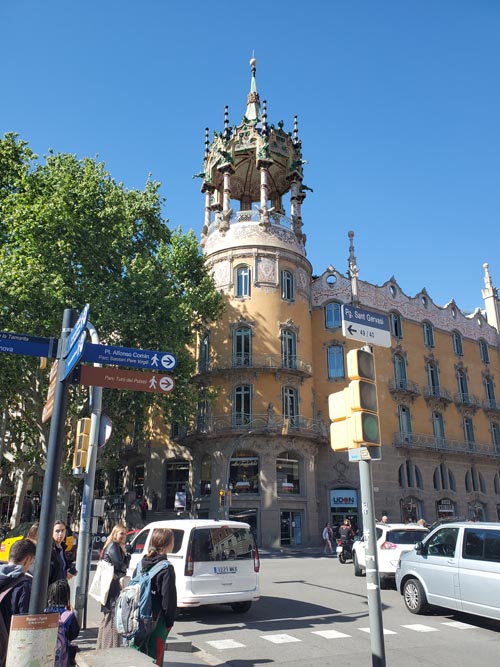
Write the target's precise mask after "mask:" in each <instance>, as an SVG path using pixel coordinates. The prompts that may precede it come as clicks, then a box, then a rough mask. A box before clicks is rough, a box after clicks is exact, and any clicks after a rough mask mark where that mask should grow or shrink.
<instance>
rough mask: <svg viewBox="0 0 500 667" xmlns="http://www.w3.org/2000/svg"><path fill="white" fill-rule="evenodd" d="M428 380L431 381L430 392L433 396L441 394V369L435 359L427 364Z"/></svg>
mask: <svg viewBox="0 0 500 667" xmlns="http://www.w3.org/2000/svg"><path fill="white" fill-rule="evenodd" d="M427 382H428V383H429V394H430V395H431V396H439V394H440V388H439V371H438V367H437V366H436V364H435V363H434V362H433V361H429V363H428V364H427Z"/></svg>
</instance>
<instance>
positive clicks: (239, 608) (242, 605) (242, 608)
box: [231, 601, 252, 614]
mask: <svg viewBox="0 0 500 667" xmlns="http://www.w3.org/2000/svg"><path fill="white" fill-rule="evenodd" d="M251 606H252V603H251V602H250V601H247V602H235V603H234V604H232V605H231V609H232V610H233V611H234V613H235V614H244V613H245V612H247V611H248V610H249V609H250V607H251Z"/></svg>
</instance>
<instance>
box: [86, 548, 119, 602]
mask: <svg viewBox="0 0 500 667" xmlns="http://www.w3.org/2000/svg"><path fill="white" fill-rule="evenodd" d="M114 575H115V568H114V565H113V564H112V563H108V562H107V561H105V560H102V559H101V560H100V561H99V562H98V563H97V569H96V571H95V575H94V579H93V580H92V583H91V585H90V588H89V595H90V596H91V597H93V598H94V600H97V602H100V603H101V604H102V605H105V604H106V599H107V597H108V593H109V587H110V586H111V582H112V581H113V577H114Z"/></svg>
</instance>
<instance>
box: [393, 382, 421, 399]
mask: <svg viewBox="0 0 500 667" xmlns="http://www.w3.org/2000/svg"><path fill="white" fill-rule="evenodd" d="M389 391H390V392H391V394H397V395H405V396H419V395H420V387H419V386H418V384H417V383H416V382H412V380H408V379H407V378H394V379H391V380H389Z"/></svg>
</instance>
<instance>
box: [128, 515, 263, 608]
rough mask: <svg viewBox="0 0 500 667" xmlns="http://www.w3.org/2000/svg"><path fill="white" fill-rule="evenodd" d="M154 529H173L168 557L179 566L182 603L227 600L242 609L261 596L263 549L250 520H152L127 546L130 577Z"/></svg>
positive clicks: (211, 602)
mask: <svg viewBox="0 0 500 667" xmlns="http://www.w3.org/2000/svg"><path fill="white" fill-rule="evenodd" d="M155 528H170V530H172V532H173V534H174V547H173V550H172V552H171V553H170V554H168V560H169V561H170V562H171V563H172V565H173V567H174V568H175V578H176V586H177V606H178V607H199V606H201V605H210V604H228V605H230V606H231V608H232V609H233V611H234V612H237V613H243V612H246V611H248V610H249V609H250V607H251V605H252V602H255V601H256V600H259V598H260V586H259V569H260V561H259V552H258V549H257V545H256V543H255V539H254V536H253V534H252V531H251V529H250V526H249V525H248V524H247V523H243V522H240V521H213V520H210V519H177V520H175V519H174V520H171V521H155V522H153V523H150V524H148V525H147V526H145V527H144V528H143V529H142V530H141V531H140V532H139V533H138V534H137V535H136V536H135V537H134V538H133V540H132V542H131V544H130V545H129V546H128V548H127V550H128V552H129V553H130V554H131V559H130V565H129V569H128V572H127V574H128V575H129V576H133V573H134V570H135V568H136V566H137V564H138V563H139V562H140V560H141V559H142V557H143V556H144V555H145V554H146V553H147V552H148V548H149V543H150V541H151V535H152V533H153V530H154V529H155Z"/></svg>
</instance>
